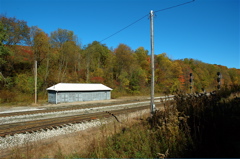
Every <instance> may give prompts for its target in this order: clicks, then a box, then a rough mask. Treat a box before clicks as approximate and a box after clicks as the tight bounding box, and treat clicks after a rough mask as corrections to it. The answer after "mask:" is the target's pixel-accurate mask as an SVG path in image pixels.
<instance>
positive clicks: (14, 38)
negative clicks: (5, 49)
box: [0, 15, 30, 45]
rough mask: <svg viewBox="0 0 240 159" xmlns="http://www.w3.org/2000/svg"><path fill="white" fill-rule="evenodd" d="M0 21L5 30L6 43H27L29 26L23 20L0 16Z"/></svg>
mask: <svg viewBox="0 0 240 159" xmlns="http://www.w3.org/2000/svg"><path fill="white" fill-rule="evenodd" d="M0 21H1V22H2V24H3V25H4V28H5V29H6V31H7V39H6V41H5V44H6V45H16V44H28V41H29V31H30V28H29V27H28V25H27V22H25V21H24V20H18V19H16V18H7V17H5V16H2V15H1V16H0Z"/></svg>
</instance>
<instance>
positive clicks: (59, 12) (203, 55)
mask: <svg viewBox="0 0 240 159" xmlns="http://www.w3.org/2000/svg"><path fill="white" fill-rule="evenodd" d="M192 2H193V3H192ZM239 3H240V2H239V0H195V1H189V0H0V14H4V15H6V16H8V17H16V18H17V19H20V20H25V21H26V22H27V23H28V25H29V26H38V27H39V28H41V29H42V30H43V31H45V32H46V33H47V34H49V35H50V33H51V32H53V31H56V30H57V29H58V28H61V29H67V30H71V31H73V32H74V33H75V35H77V37H78V39H79V41H80V43H81V45H82V46H84V45H88V44H89V43H92V42H93V41H95V40H96V41H99V40H101V41H99V42H101V43H103V44H106V46H108V47H109V48H110V49H114V48H116V47H117V46H118V45H119V44H120V43H123V44H126V45H128V46H129V47H131V48H132V49H133V50H135V49H137V48H138V47H141V46H142V47H144V48H145V49H147V50H149V51H150V22H149V21H150V20H149V18H148V17H149V12H150V10H153V11H154V13H155V17H154V47H155V48H154V50H155V51H154V52H155V54H161V53H167V55H168V56H169V57H170V58H171V59H173V60H176V59H184V58H193V59H196V60H200V61H202V62H205V63H210V64H219V65H223V66H227V67H229V68H238V69H240V55H239V54H240V53H239V52H240V51H239V46H240V45H239V44H240V41H239V37H240V31H239V28H240V27H239V22H240V18H239V16H240V12H239V7H240V4H239ZM141 15H143V16H142V17H141ZM139 17H140V18H139Z"/></svg>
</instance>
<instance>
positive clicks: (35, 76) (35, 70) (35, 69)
mask: <svg viewBox="0 0 240 159" xmlns="http://www.w3.org/2000/svg"><path fill="white" fill-rule="evenodd" d="M34 79H35V104H37V61H35V68H34Z"/></svg>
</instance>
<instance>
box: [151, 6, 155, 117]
mask: <svg viewBox="0 0 240 159" xmlns="http://www.w3.org/2000/svg"><path fill="white" fill-rule="evenodd" d="M153 16H154V15H153V10H151V11H150V28H151V29H150V33H151V35H150V37H151V71H152V77H151V103H150V111H151V114H152V115H153V114H154V113H155V104H154V35H153V33H154V32H153Z"/></svg>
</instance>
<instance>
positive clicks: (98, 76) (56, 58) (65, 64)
mask: <svg viewBox="0 0 240 159" xmlns="http://www.w3.org/2000/svg"><path fill="white" fill-rule="evenodd" d="M155 45H157V44H155ZM35 60H36V61H37V70H38V83H37V89H38V97H39V99H40V100H45V101H46V99H47V92H46V88H48V87H50V86H52V85H54V84H57V83H60V82H62V83H103V84H105V85H106V86H108V87H111V88H113V91H112V97H113V98H116V97H119V96H123V95H148V94H150V81H151V70H150V55H149V51H148V50H146V49H145V48H143V47H141V46H139V48H137V49H136V50H132V49H131V48H130V47H129V46H128V45H127V44H119V45H118V47H117V48H113V49H110V48H108V46H106V45H105V44H101V43H100V42H98V41H93V42H92V43H90V44H88V45H85V46H82V45H81V44H80V43H79V42H78V37H77V36H76V35H75V34H74V32H73V31H70V30H66V29H60V28H59V29H58V30H56V31H53V32H51V33H50V35H48V34H46V33H45V32H44V31H43V30H41V29H40V28H38V27H37V26H32V27H29V26H28V25H27V22H26V21H24V20H18V19H16V18H12V17H6V16H3V15H1V16H0V103H14V102H29V101H34V61H35ZM217 72H221V74H222V80H221V83H222V85H234V84H238V85H239V84H240V69H235V68H227V67H226V66H221V65H216V64H214V65H213V64H207V63H204V62H201V61H199V60H195V59H189V58H185V59H179V60H172V59H170V58H169V57H168V56H167V54H166V53H162V54H158V55H155V92H156V93H159V94H161V93H162V94H164V93H168V94H170V93H173V92H175V91H183V92H187V93H189V92H190V90H189V87H190V82H189V74H190V73H192V74H193V76H194V85H193V88H194V91H196V92H202V91H203V90H206V91H212V90H216V89H217V84H218V83H217Z"/></svg>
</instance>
